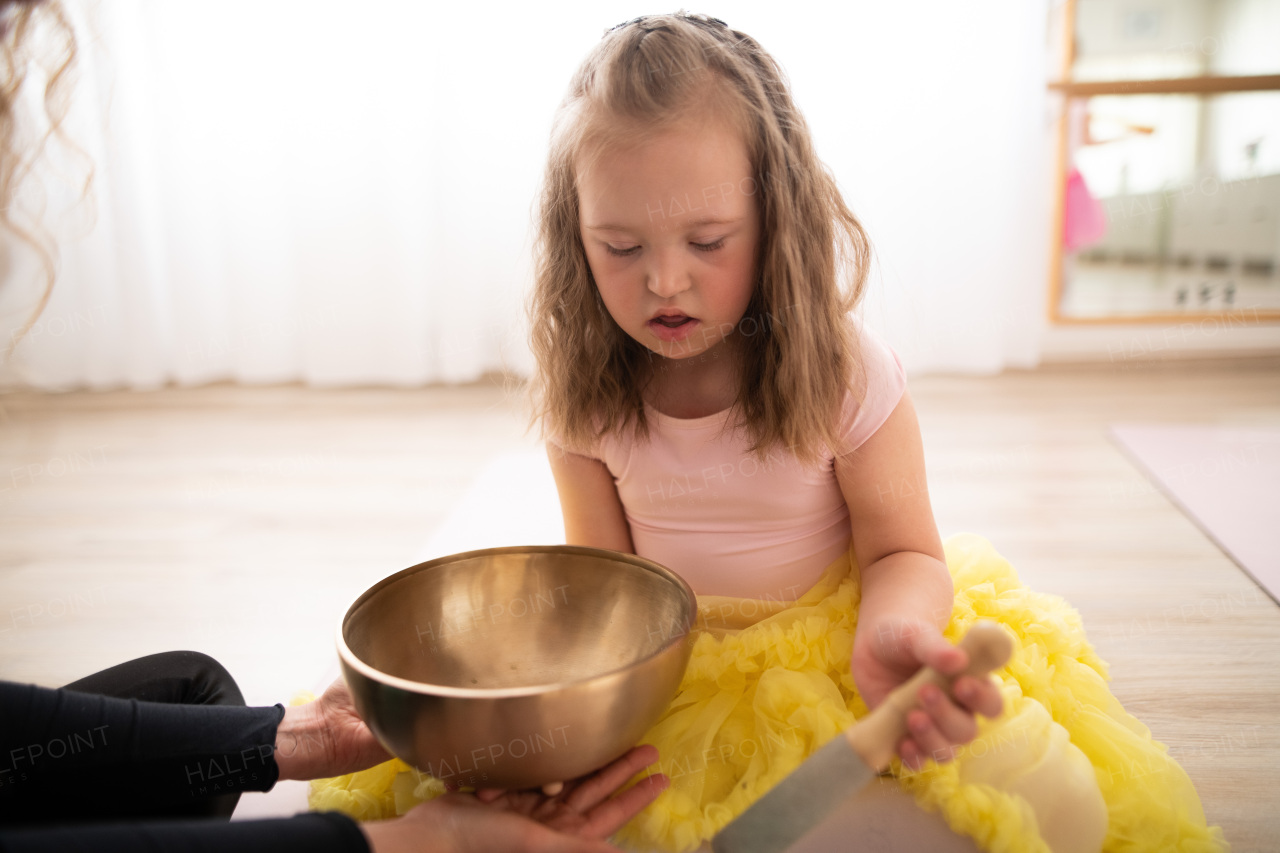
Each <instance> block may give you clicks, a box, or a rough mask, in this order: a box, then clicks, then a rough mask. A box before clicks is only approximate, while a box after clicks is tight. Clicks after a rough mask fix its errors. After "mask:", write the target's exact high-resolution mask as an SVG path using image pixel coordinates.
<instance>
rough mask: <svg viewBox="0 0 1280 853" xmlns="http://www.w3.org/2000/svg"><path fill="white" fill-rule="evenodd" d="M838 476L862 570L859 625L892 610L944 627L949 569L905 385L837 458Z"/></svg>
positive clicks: (948, 607) (949, 591)
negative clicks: (868, 430)
mask: <svg viewBox="0 0 1280 853" xmlns="http://www.w3.org/2000/svg"><path fill="white" fill-rule="evenodd" d="M836 478H837V481H838V482H839V483H840V490H841V492H843V494H844V499H845V502H846V503H847V504H848V505H849V523H850V525H851V527H852V529H853V548H854V556H856V557H857V559H858V565H859V566H860V567H861V570H862V606H861V610H860V612H861V614H862V615H861V616H860V617H859V628H861V627H862V620H863V619H865V618H866V617H868V616H871V617H872V621H874V620H875V618H877V617H880V616H890V615H892V616H902V617H916V618H920V619H923V620H926V621H928V622H931V623H933V624H934V625H936V626H938V627H939V628H941V627H942V626H944V625H946V624H947V620H948V619H949V618H950V616H951V600H952V594H953V591H952V588H951V574H950V573H949V572H948V571H947V567H946V563H945V556H944V554H943V551H942V539H941V537H939V536H938V526H937V524H936V522H934V520H933V508H932V506H930V504H929V487H928V484H927V482H926V480H925V467H924V445H923V442H922V441H921V439H920V425H919V422H918V421H917V420H916V410H915V406H914V405H913V404H912V402H911V395H910V393H909V392H908V391H903V392H902V399H900V400H899V401H898V405H897V407H896V408H894V410H893V412H892V413H891V414H890V415H889V419H888V420H886V421H885V422H884V424H882V425H881V427H880V429H878V430H876V432H875V433H874V434H873V435H872V436H871V437H870V438H868V439H867V440H866V441H865V442H863V444H862V446H860V447H859V448H858V449H857V450H855V451H853V452H852V453H850V454H847V455H845V456H841V457H838V458H837V459H836ZM868 627H870V625H868Z"/></svg>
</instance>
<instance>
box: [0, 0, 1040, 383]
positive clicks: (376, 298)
mask: <svg viewBox="0 0 1280 853" xmlns="http://www.w3.org/2000/svg"><path fill="white" fill-rule="evenodd" d="M66 2H67V6H68V8H69V10H70V12H71V14H72V16H73V18H74V20H75V23H76V26H77V29H78V32H79V39H80V51H81V53H80V65H79V67H80V77H79V82H78V85H77V88H76V90H75V92H74V104H73V107H72V111H71V114H70V116H69V117H68V121H67V125H66V128H65V130H66V135H67V137H68V138H69V139H71V140H72V141H73V142H74V143H75V144H76V145H77V146H78V147H79V148H80V149H82V150H83V152H84V154H86V155H87V156H88V160H89V161H91V162H92V163H93V168H94V176H93V184H92V189H91V193H90V196H89V198H88V199H86V200H80V199H79V195H78V180H79V178H80V177H82V173H83V170H84V164H85V162H86V161H85V160H84V159H83V158H82V157H78V156H77V155H76V152H75V151H73V150H71V149H69V148H67V147H66V146H63V145H58V144H54V145H53V146H52V147H51V148H50V150H49V152H48V154H47V156H46V157H45V159H44V160H43V161H42V163H41V166H40V169H39V170H38V172H37V175H36V180H35V181H33V182H31V185H30V186H28V187H27V188H26V189H25V190H24V199H25V203H29V204H30V205H32V206H34V207H35V208H38V209H40V210H41V211H42V221H43V222H44V223H45V225H46V226H47V227H48V228H49V229H50V231H51V232H52V233H53V234H54V235H55V236H56V238H57V241H58V243H59V255H60V260H59V271H58V282H57V285H56V287H55V289H54V294H53V298H52V300H51V302H50V304H49V306H48V307H47V309H46V310H45V312H44V314H43V315H42V317H41V318H40V320H39V322H38V323H37V324H36V326H35V327H34V328H32V330H31V332H30V333H29V334H28V335H27V337H26V339H24V340H23V342H22V343H21V344H20V345H19V346H18V348H17V350H16V351H15V352H14V354H13V356H12V357H11V358H10V359H9V360H8V361H7V363H5V364H4V365H0V383H2V384H4V385H6V386H9V387H12V386H29V387H36V388H44V389H67V388H77V387H88V388H95V389H97V388H114V387H134V388H147V387H156V386H160V385H164V384H168V383H177V384H184V385H185V384H199V383H204V382H210V381H217V380H228V379H229V380H234V381H239V382H247V383H268V382H287V381H302V382H306V383H309V384H314V385H354V384H388V385H417V384H421V383H425V382H435V381H446V382H451V381H465V380H469V379H473V378H476V377H478V376H479V375H481V374H482V373H484V372H485V371H489V370H511V371H514V372H517V373H520V372H527V370H528V368H529V365H530V358H529V355H528V351H527V349H526V346H525V333H524V327H523V317H522V312H521V306H522V302H523V299H524V296H525V294H526V292H527V288H528V285H529V278H530V268H531V264H530V250H531V235H532V217H533V214H534V196H535V192H536V189H537V185H538V182H539V180H540V177H541V169H542V164H543V158H544V156H545V153H546V140H547V134H548V131H549V128H550V122H551V117H552V113H553V111H554V108H555V105H556V104H557V103H558V101H559V100H560V97H561V96H562V94H563V92H564V90H565V88H566V86H567V84H568V80H569V77H570V75H571V73H572V71H573V69H574V68H575V67H576V66H577V64H578V63H579V61H580V60H581V58H582V56H583V55H584V54H585V53H586V52H587V51H588V50H589V49H590V48H591V47H592V45H593V44H594V43H595V42H596V40H598V39H599V37H600V35H601V34H602V32H603V31H604V30H605V29H606V28H608V27H609V26H612V25H613V24H616V23H619V22H621V21H623V20H626V19H628V18H632V17H635V16H636V15H639V14H642V13H645V12H652V11H660V10H655V9H645V8H637V7H636V6H634V5H632V4H630V3H620V2H599V0H595V2H586V0H581V2H564V3H546V4H528V3H507V4H502V3H497V4H494V3H490V4H486V5H483V6H466V7H464V6H462V5H461V4H447V5H446V4H435V3H416V2H404V3H390V2H382V3H364V4H349V3H341V4H340V3H336V2H305V3H304V2H279V1H278V0H271V1H270V2H239V3H235V2H233V3H219V4H210V3H185V2H183V3H175V2H170V0H101V2H89V1H88V0H66ZM694 11H706V12H708V13H709V14H713V15H715V16H717V17H720V18H722V19H724V20H725V21H727V22H728V23H729V24H730V25H731V26H733V27H735V28H737V29H741V30H743V31H744V32H747V33H750V34H751V35H752V36H753V37H755V38H756V39H757V40H758V41H760V42H761V44H762V45H763V46H764V47H765V48H766V49H767V50H769V51H770V52H771V53H773V55H774V56H775V58H776V59H777V60H778V61H779V62H780V63H781V64H782V66H783V67H784V68H785V69H786V70H787V72H788V73H789V75H790V77H791V80H792V84H793V90H794V93H795V96H796V98H797V100H798V101H799V103H800V106H801V108H802V109H803V110H804V112H805V114H806V116H807V118H808V120H809V122H810V125H811V127H812V129H813V131H814V133H815V137H816V142H817V146H818V152H819V155H820V156H821V157H822V158H823V159H824V160H825V161H826V162H827V163H828V164H829V165H830V166H831V167H832V169H833V170H834V172H835V174H836V176H837V178H838V180H839V182H840V184H841V187H842V188H843V190H844V192H845V194H846V198H847V200H848V201H849V203H850V204H851V205H852V207H853V209H854V211H855V212H856V213H858V214H859V215H860V216H861V217H862V219H863V221H864V224H865V225H866V226H867V228H868V230H869V232H870V235H871V238H872V241H873V242H874V244H875V246H876V253H877V268H876V270H875V271H874V272H873V279H872V286H871V288H870V289H869V291H868V295H867V300H866V303H865V306H866V308H865V312H866V315H867V317H868V318H869V320H870V321H871V322H872V324H873V325H875V326H876V327H877V328H878V329H879V330H880V331H881V333H882V334H883V335H884V336H885V337H886V338H887V339H888V340H889V341H890V342H891V343H892V344H893V345H894V346H895V347H896V348H897V349H898V351H899V353H900V354H901V355H902V356H903V359H904V361H905V362H906V364H907V367H908V369H909V370H911V371H912V372H915V373H919V372H924V371H937V370H945V371H960V372H990V371H997V370H999V369H1001V368H1002V367H1004V366H1006V365H1010V364H1013V365H1020V366H1029V365H1033V364H1034V363H1035V362H1036V359H1037V357H1038V348H1039V340H1040V333H1041V331H1042V329H1043V326H1044V322H1043V320H1042V318H1043V316H1044V313H1045V312H1044V301H1045V263H1046V259H1047V249H1048V237H1049V235H1048V228H1049V222H1050V215H1049V214H1050V211H1049V204H1050V193H1049V189H1050V171H1049V167H1050V158H1049V154H1050V145H1049V135H1050V133H1049V131H1050V116H1049V114H1048V113H1047V103H1046V98H1045V95H1044V81H1045V77H1046V71H1045V55H1046V45H1045V38H1046V37H1045V28H1046V20H1047V16H1048V13H1049V9H1048V0H1035V2H1026V0H999V2H997V0H988V2H984V3H977V4H957V3H951V2H946V0H934V1H933V2H920V3H903V4H887V3H884V4H882V3H872V2H869V1H868V2H859V3H851V4H839V5H837V4H826V3H814V4H806V3H790V4H786V5H785V7H782V6H779V5H778V4H776V3H773V2H770V3H743V2H723V3H720V4H717V6H716V7H715V8H711V7H707V8H704V9H695V10H694ZM0 240H3V244H2V248H3V251H4V252H5V255H4V256H3V258H0V275H3V276H4V277H5V279H6V281H5V287H4V288H3V294H2V296H3V301H2V302H0V308H3V311H2V312H0V316H3V318H4V321H5V323H6V324H7V325H6V328H5V329H4V330H3V331H4V337H3V342H4V343H6V344H7V343H8V341H9V339H10V331H11V330H12V328H14V327H15V326H16V325H18V323H19V321H20V319H21V317H22V316H23V313H22V310H21V309H22V307H23V305H24V304H29V303H27V302H24V300H29V299H30V297H31V294H32V293H33V292H34V289H35V286H36V282H37V271H36V269H35V267H34V263H33V259H32V258H31V257H30V253H29V252H27V251H26V250H25V249H24V248H23V247H22V246H21V245H20V244H19V243H17V242H16V241H14V240H12V239H11V238H10V237H8V236H5V237H3V238H0Z"/></svg>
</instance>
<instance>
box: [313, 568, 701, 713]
mask: <svg viewBox="0 0 1280 853" xmlns="http://www.w3.org/2000/svg"><path fill="white" fill-rule="evenodd" d="M502 554H579V555H582V556H588V557H604V558H607V559H611V560H615V561H620V562H624V563H630V564H631V565H633V566H636V567H638V568H641V569H645V570H647V571H650V572H653V573H654V574H657V575H661V576H662V577H663V578H665V579H666V580H667V581H669V582H671V583H673V584H674V585H675V586H676V587H677V588H679V589H682V590H683V591H684V594H685V608H684V609H685V617H686V619H685V621H686V622H687V625H686V627H685V629H684V630H683V631H681V632H676V633H673V634H672V636H671V637H669V638H668V639H667V641H666V642H665V643H663V644H662V645H661V646H659V647H658V648H657V649H655V650H654V651H653V652H651V653H650V654H648V655H646V656H645V657H643V658H641V659H639V660H637V661H634V662H632V663H630V664H627V665H626V666H622V667H618V668H617V669H611V670H607V671H605V672H600V673H596V674H594V675H589V676H586V677H585V678H579V679H576V680H573V681H558V682H548V683H545V684H528V685H524V686H522V687H499V688H487V687H451V686H448V685H444V684H433V683H431V682H428V681H411V680H409V679H407V678H400V677H399V676H395V675H391V674H389V673H386V672H383V671H382V670H380V669H377V668H376V667H373V666H370V665H369V664H367V663H365V662H364V661H362V660H361V659H360V658H359V657H357V656H356V654H355V652H353V651H352V650H351V648H350V646H348V645H347V639H346V637H345V636H343V629H344V628H345V627H346V624H347V620H348V619H349V618H350V617H351V614H352V613H353V612H354V611H355V610H356V608H358V607H360V606H361V605H362V604H364V603H365V601H366V600H368V599H369V598H371V597H373V596H374V595H375V594H377V593H378V592H379V591H380V590H381V589H382V588H383V587H387V586H390V585H391V584H393V583H396V582H397V581H398V580H400V579H401V578H403V577H406V576H408V575H409V574H411V573H413V572H418V571H422V570H424V569H427V568H432V567H435V566H439V565H445V564H447V563H454V562H459V561H461V560H468V559H474V558H476V557H488V556H498V555H502ZM697 618H698V599H697V595H696V594H695V593H694V591H693V587H691V586H689V584H688V582H687V581H685V579H684V578H682V577H680V575H678V574H676V573H675V572H674V571H672V570H671V569H669V568H667V567H666V566H664V565H662V564H661V563H655V562H654V561H653V560H650V559H647V558H645V557H640V556H638V555H636V554H628V553H626V552H625V551H611V550H609V549H607V548H590V547H587V546H585V545H510V546H504V547H501V548H481V549H479V550H475V551H461V552H459V553H457V554H448V555H445V556H443V557H436V558H434V559H431V560H427V561H425V562H422V563H417V564H415V565H412V566H409V567H408V568H407V569H401V570H400V571H398V572H396V573H395V574H393V575H388V576H387V577H385V578H383V579H382V580H380V581H378V582H377V583H375V584H374V585H373V586H371V587H369V588H368V589H366V590H365V591H364V592H362V593H361V594H360V595H359V596H357V597H356V600H355V601H353V602H352V603H351V606H350V607H348V608H347V609H346V611H345V612H344V613H343V614H342V616H341V617H340V618H339V619H338V632H337V633H338V636H337V645H338V657H339V659H340V661H341V663H343V664H344V665H346V666H349V667H351V668H352V669H354V670H356V671H357V672H359V673H360V674H361V675H363V676H364V677H365V678H368V679H370V680H372V681H376V682H378V683H380V684H384V685H387V686H389V687H396V688H398V689H400V690H406V691H408V692H410V693H417V694H420V695H424V696H442V697H448V698H457V699H507V698H517V697H522V696H539V695H542V694H544V693H546V692H548V690H552V689H558V688H565V687H578V686H581V685H586V684H590V683H592V682H595V681H602V680H605V679H608V678H612V677H615V676H617V674H618V673H621V672H624V671H626V670H628V669H632V668H635V667H638V666H642V665H644V664H646V663H648V662H649V661H652V660H654V659H656V658H658V657H660V656H662V655H663V654H666V653H667V651H668V650H669V649H671V648H672V647H673V646H677V645H680V644H683V643H684V642H685V641H686V640H687V639H688V637H689V635H690V634H691V633H692V632H693V629H694V627H695V625H696V624H697Z"/></svg>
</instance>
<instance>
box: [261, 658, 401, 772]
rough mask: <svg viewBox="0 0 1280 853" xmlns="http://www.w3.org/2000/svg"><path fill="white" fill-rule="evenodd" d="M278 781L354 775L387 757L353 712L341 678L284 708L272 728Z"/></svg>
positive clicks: (389, 756)
mask: <svg viewBox="0 0 1280 853" xmlns="http://www.w3.org/2000/svg"><path fill="white" fill-rule="evenodd" d="M275 757H276V765H277V766H278V767H279V768H280V778H281V779H303V780H306V779H326V778H329V777H332V776H341V775H342V774H344V773H355V772H356V771H359V770H365V769H367V768H369V767H372V766H373V765H375V764H381V763H382V762H384V761H388V760H390V758H391V755H390V753H388V752H387V751H386V750H385V749H383V748H382V744H380V743H378V740H377V738H375V737H374V736H373V732H371V731H369V727H368V726H367V725H365V722H364V720H362V719H360V715H359V714H357V713H356V708H355V704H354V703H353V702H352V701H351V691H349V690H348V689H347V685H346V684H345V683H344V682H343V680H342V679H341V678H339V679H338V680H337V681H335V682H333V684H330V685H329V688H328V689H327V690H325V692H324V695H322V696H321V697H320V698H319V699H317V700H316V701H314V702H309V703H307V704H306V705H294V706H291V707H288V708H285V711H284V718H283V719H282V720H280V725H279V726H278V727H277V729H276V752H275Z"/></svg>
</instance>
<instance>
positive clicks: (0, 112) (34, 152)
mask: <svg viewBox="0 0 1280 853" xmlns="http://www.w3.org/2000/svg"><path fill="white" fill-rule="evenodd" d="M33 42H38V44H33ZM76 54H77V51H76V40H75V35H74V34H73V32H72V28H71V23H70V21H69V20H68V18H67V15H66V12H65V11H64V10H63V8H62V5H61V4H60V3H57V2H56V0H45V2H10V0H0V231H8V232H9V233H11V234H13V235H14V236H16V237H17V238H18V239H19V240H20V241H22V242H23V243H25V244H26V245H27V246H28V247H30V248H31V249H32V251H34V252H35V253H36V257H37V259H38V260H39V262H40V267H41V269H42V270H43V273H44V280H45V281H44V289H43V291H42V292H41V294H40V298H39V300H38V302H37V304H36V308H35V310H34V311H33V312H32V313H31V315H30V316H29V317H28V319H27V320H26V322H25V323H24V324H23V325H22V327H21V328H20V329H19V330H18V331H17V332H15V333H14V334H13V335H12V336H11V338H10V341H9V343H8V345H7V346H6V347H5V348H4V351H3V358H0V361H5V360H7V359H8V357H9V356H10V355H12V354H13V350H14V349H15V348H16V347H17V345H18V343H19V342H20V341H21V340H22V338H23V337H24V336H25V335H26V333H27V332H28V331H30V330H31V327H32V325H33V324H34V323H35V322H36V320H37V319H38V318H39V316H40V314H41V313H42V312H43V311H44V309H45V306H46V305H48V304H49V296H50V295H51V294H52V293H53V284H54V281H55V279H56V277H57V247H56V245H55V244H54V241H53V238H52V237H51V236H50V235H49V234H48V233H47V232H45V231H44V230H42V229H41V228H40V227H39V225H38V224H22V223H19V222H17V221H16V220H15V218H14V215H13V213H14V211H13V199H14V195H15V194H16V192H17V188H18V185H19V184H21V183H22V181H23V180H24V179H25V178H26V177H27V176H28V175H29V174H30V173H31V170H32V169H33V168H34V166H35V164H36V161H37V160H38V159H39V157H40V155H41V154H42V153H43V151H44V148H45V145H46V143H47V142H48V140H49V138H50V137H52V136H60V135H61V129H62V122H63V119H64V118H65V117H66V112H67V107H68V104H69V100H70V98H69V95H70V91H71V88H72V86H73V74H72V72H73V70H74V68H75V63H76ZM33 65H38V66H39V67H40V68H41V69H42V70H43V72H44V77H45V81H44V91H43V93H42V94H41V100H42V106H43V108H44V112H45V116H46V118H47V120H48V127H47V129H46V131H45V133H44V134H43V135H42V136H41V137H40V138H39V139H38V140H36V142H35V143H34V144H33V145H31V146H29V147H28V149H27V150H26V151H20V150H18V144H17V140H16V136H17V115H16V102H17V100H18V97H19V94H20V92H21V91H22V87H23V84H24V83H26V81H27V75H28V73H29V71H30V69H31V67H32V66H33ZM71 148H73V149H74V150H76V151H77V153H83V152H79V149H78V148H77V147H76V146H74V145H71ZM91 176H92V167H90V169H89V177H86V179H85V187H84V191H85V192H86V193H87V192H88V186H89V182H90V178H91Z"/></svg>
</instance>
